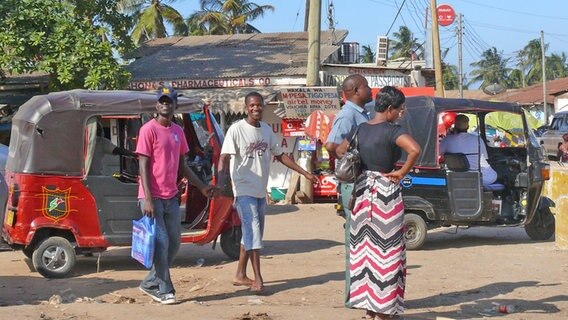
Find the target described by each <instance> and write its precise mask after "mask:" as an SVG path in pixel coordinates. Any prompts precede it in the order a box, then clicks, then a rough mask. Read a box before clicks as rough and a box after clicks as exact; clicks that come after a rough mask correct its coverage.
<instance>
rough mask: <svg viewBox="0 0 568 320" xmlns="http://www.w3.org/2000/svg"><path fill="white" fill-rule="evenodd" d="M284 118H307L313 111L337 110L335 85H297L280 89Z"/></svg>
mask: <svg viewBox="0 0 568 320" xmlns="http://www.w3.org/2000/svg"><path fill="white" fill-rule="evenodd" d="M280 94H281V97H282V102H283V103H284V110H285V111H286V118H300V119H305V118H307V117H308V116H309V115H310V114H311V113H312V112H313V111H316V110H320V111H323V112H324V113H332V114H335V113H337V112H339V110H340V109H341V106H340V104H339V92H338V90H337V88H336V87H298V88H284V89H280Z"/></svg>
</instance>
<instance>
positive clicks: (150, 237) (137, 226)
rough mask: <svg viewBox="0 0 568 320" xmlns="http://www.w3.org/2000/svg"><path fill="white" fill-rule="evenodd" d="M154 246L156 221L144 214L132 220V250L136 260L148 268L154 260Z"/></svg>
mask: <svg viewBox="0 0 568 320" xmlns="http://www.w3.org/2000/svg"><path fill="white" fill-rule="evenodd" d="M155 247H156V222H155V220H154V218H150V217H148V216H146V215H144V216H143V217H142V218H141V219H140V220H132V251H131V253H130V255H131V256H132V258H134V259H135V260H136V261H138V262H140V263H141V264H143V265H144V266H145V267H146V268H148V269H150V268H151V267H152V263H153V262H154V249H155Z"/></svg>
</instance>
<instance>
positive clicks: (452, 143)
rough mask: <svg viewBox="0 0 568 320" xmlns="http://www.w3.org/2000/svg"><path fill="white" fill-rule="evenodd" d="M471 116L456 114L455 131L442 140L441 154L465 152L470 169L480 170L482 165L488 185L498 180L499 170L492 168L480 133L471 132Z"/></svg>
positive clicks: (484, 180) (483, 176)
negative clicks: (469, 130)
mask: <svg viewBox="0 0 568 320" xmlns="http://www.w3.org/2000/svg"><path fill="white" fill-rule="evenodd" d="M468 129H469V118H468V117H467V116H466V115H463V114H460V115H458V116H456V119H455V123H454V133H453V134H448V135H447V136H446V137H444V138H443V139H442V140H441V141H440V154H441V155H443V154H444V153H446V152H450V153H463V154H465V156H466V157H467V160H468V162H469V170H470V171H478V170H479V165H481V176H482V179H483V185H484V186H488V185H490V184H492V183H494V182H495V180H497V172H495V170H493V168H491V165H489V162H487V159H489V157H488V155H487V148H486V147H485V143H484V142H483V139H481V137H480V136H479V135H476V134H473V133H469V132H467V130H468Z"/></svg>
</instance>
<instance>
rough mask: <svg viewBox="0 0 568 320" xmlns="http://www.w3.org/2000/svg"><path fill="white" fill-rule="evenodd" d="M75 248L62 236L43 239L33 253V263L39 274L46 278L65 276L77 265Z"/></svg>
mask: <svg viewBox="0 0 568 320" xmlns="http://www.w3.org/2000/svg"><path fill="white" fill-rule="evenodd" d="M75 261H76V256H75V249H73V246H72V245H71V243H70V242H69V241H68V240H67V239H65V238H62V237H49V238H46V239H44V240H42V241H41V242H40V243H39V244H38V246H37V247H36V249H35V250H34V253H33V255H32V263H33V266H34V268H35V269H36V271H37V272H39V274H41V275H42V276H44V277H46V278H53V279H58V278H64V277H65V276H67V274H68V273H69V272H71V270H72V269H73V267H74V266H75Z"/></svg>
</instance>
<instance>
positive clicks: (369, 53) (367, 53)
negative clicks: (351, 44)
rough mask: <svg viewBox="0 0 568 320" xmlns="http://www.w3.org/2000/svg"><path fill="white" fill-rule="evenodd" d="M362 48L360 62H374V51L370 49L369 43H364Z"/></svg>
mask: <svg viewBox="0 0 568 320" xmlns="http://www.w3.org/2000/svg"><path fill="white" fill-rule="evenodd" d="M362 49H363V56H362V57H361V63H374V62H375V53H374V52H373V49H371V46H370V45H366V46H363V47H362Z"/></svg>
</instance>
